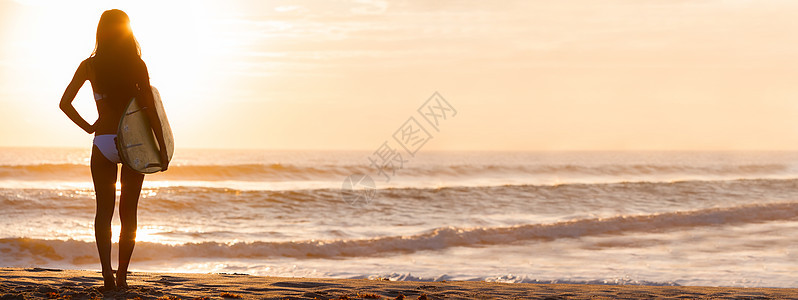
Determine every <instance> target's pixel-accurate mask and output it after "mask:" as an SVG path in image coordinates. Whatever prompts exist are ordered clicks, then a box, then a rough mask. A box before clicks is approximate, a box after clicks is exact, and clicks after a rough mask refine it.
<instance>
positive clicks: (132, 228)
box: [116, 165, 144, 287]
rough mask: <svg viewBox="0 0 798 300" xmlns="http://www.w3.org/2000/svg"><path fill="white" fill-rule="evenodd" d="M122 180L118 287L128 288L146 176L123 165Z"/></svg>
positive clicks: (117, 272)
mask: <svg viewBox="0 0 798 300" xmlns="http://www.w3.org/2000/svg"><path fill="white" fill-rule="evenodd" d="M121 179H122V194H121V195H120V197H119V220H120V221H122V229H121V232H120V234H119V268H118V269H117V271H116V285H117V286H119V287H127V267H128V265H129V264H130V256H131V255H133V247H134V246H135V245H136V210H137V208H138V205H139V194H140V193H141V184H142V183H143V182H144V174H141V173H139V172H136V171H133V170H132V169H130V168H128V167H126V166H124V165H122V178H121Z"/></svg>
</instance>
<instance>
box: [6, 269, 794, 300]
mask: <svg viewBox="0 0 798 300" xmlns="http://www.w3.org/2000/svg"><path fill="white" fill-rule="evenodd" d="M128 283H129V285H130V288H129V289H126V290H114V291H102V290H101V287H102V276H101V275H100V272H99V271H87V270H61V269H49V268H47V269H45V268H0V298H2V299H30V298H59V299H92V298H97V297H100V298H106V299H107V298H111V299H128V298H129V299H134V298H140V299H159V298H161V299H193V298H199V299H264V298H265V299H285V298H289V299H397V297H399V298H400V299H401V296H399V295H400V294H401V295H403V296H404V299H418V298H421V299H424V297H426V298H427V299H444V298H445V299H519V298H521V299H545V298H568V299H595V298H611V299H639V298H712V299H739V298H757V299H798V289H796V288H741V287H701V286H643V285H592V284H535V283H496V282H484V281H435V282H417V281H386V280H370V279H332V278H293V277H292V278H288V277H265V276H253V275H245V274H227V273H221V274H195V273H148V272H131V273H129V274H128Z"/></svg>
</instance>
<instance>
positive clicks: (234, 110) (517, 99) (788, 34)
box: [0, 0, 798, 150]
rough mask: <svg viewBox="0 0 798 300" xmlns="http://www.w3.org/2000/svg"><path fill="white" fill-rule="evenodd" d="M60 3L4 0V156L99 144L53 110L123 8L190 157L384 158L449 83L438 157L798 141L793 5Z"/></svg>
mask: <svg viewBox="0 0 798 300" xmlns="http://www.w3.org/2000/svg"><path fill="white" fill-rule="evenodd" d="M62 2H66V1H55V0H53V1H37V0H26V1H22V0H20V1H9V0H0V45H2V46H0V105H2V106H1V107H2V109H0V126H1V127H2V131H0V146H52V147H89V146H90V145H91V136H90V135H87V134H85V133H84V132H82V131H81V130H80V129H79V128H78V127H77V126H75V125H74V124H72V123H71V121H69V119H68V118H67V117H66V116H65V115H64V114H63V113H62V112H61V111H60V110H59V109H58V101H59V100H60V97H61V94H62V93H63V91H64V89H65V88H66V85H67V83H68V82H69V80H70V79H71V77H72V74H73V73H74V72H75V69H76V68H77V66H78V64H79V63H80V61H81V60H83V59H85V58H86V57H88V56H89V55H90V54H91V51H92V49H93V47H94V35H95V30H96V26H97V22H98V20H99V17H100V14H101V13H102V12H103V11H104V10H106V9H111V8H119V9H122V10H125V11H126V12H127V13H128V14H129V15H130V17H131V20H132V27H133V31H134V33H135V34H136V36H137V38H138V40H139V42H140V44H141V48H142V53H143V59H144V61H145V62H146V63H147V65H148V67H149V70H150V76H151V80H152V84H153V85H154V86H156V87H158V88H159V89H160V91H161V95H162V97H163V101H164V104H165V106H166V110H167V112H168V114H169V120H170V122H171V124H172V128H173V130H174V134H175V140H176V144H177V147H178V148H180V147H191V148H194V147H211V148H264V149H361V150H372V149H375V148H376V147H377V146H379V145H380V144H381V143H382V142H383V141H385V140H386V139H389V138H390V137H391V134H392V133H393V132H394V131H395V130H396V129H397V128H398V127H399V126H400V125H402V123H403V122H404V121H406V120H407V119H408V117H410V116H412V115H414V113H416V109H417V108H418V107H419V106H420V105H421V104H422V103H423V102H424V101H425V100H426V99H427V98H428V97H429V96H431V95H432V94H433V93H434V92H435V91H438V92H439V93H440V94H441V95H442V96H443V97H444V98H445V99H446V100H448V101H449V103H450V104H451V105H452V106H454V107H455V108H456V109H457V112H458V114H457V116H456V117H454V118H451V119H450V120H447V121H446V122H445V123H444V124H443V125H442V126H441V131H440V132H435V134H434V138H433V140H431V141H430V142H429V143H428V144H427V145H425V149H431V150H749V149H757V150H797V149H798V76H796V75H798V19H797V18H796V17H795V15H796V12H798V2H795V1H743V0H697V1H671V0H607V1H593V0H583V1H582V0H579V1H531V0H521V1H448V0H433V1H429V0H419V1H375V0H360V1H358V0H355V1H343V0H340V1H328V0H307V1H185V2H176V1H69V4H64V3H62ZM75 105H76V107H77V108H78V110H79V111H80V112H81V113H82V114H83V115H84V116H85V117H86V118H87V119H89V121H90V122H92V121H93V120H94V118H96V109H95V108H94V103H93V99H92V97H91V95H90V87H89V85H88V84H86V85H85V86H84V88H83V90H82V91H81V93H80V94H79V95H78V98H77V99H76V100H75Z"/></svg>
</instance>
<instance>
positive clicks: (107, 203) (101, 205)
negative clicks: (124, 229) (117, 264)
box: [91, 146, 116, 288]
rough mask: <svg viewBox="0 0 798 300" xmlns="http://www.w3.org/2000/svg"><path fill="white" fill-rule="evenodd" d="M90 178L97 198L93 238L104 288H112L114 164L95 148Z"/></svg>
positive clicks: (93, 148) (92, 151)
mask: <svg viewBox="0 0 798 300" xmlns="http://www.w3.org/2000/svg"><path fill="white" fill-rule="evenodd" d="M91 177H92V180H93V181H94V192H95V194H96V197H97V210H96V214H95V216H94V238H95V239H96V241H97V251H98V252H99V253H100V264H101V265H102V273H103V278H104V279H105V288H114V287H115V283H114V271H113V270H112V269H111V219H112V218H113V217H114V202H115V200H116V164H115V163H112V162H111V161H109V160H108V159H106V158H105V156H103V154H102V153H101V152H100V150H99V149H97V146H92V149H91Z"/></svg>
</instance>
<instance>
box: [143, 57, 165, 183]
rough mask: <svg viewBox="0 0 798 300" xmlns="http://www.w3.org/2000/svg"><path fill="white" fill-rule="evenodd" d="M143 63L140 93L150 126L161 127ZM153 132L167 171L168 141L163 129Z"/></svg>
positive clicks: (163, 169) (163, 168)
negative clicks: (165, 139) (165, 138)
mask: <svg viewBox="0 0 798 300" xmlns="http://www.w3.org/2000/svg"><path fill="white" fill-rule="evenodd" d="M141 64H142V66H144V72H143V75H144V76H143V77H142V78H140V79H139V89H140V91H139V93H140V95H141V98H142V99H141V100H142V104H143V106H145V107H147V109H145V111H146V113H147V118H148V119H150V126H151V127H152V128H161V119H160V118H159V117H158V112H157V111H156V110H155V100H154V99H153V96H152V86H150V75H149V72H148V71H147V66H146V65H145V64H144V62H142V63H141ZM153 132H155V140H157V141H158V149H161V163H162V164H163V165H162V166H161V168H162V171H166V169H167V168H169V156H168V154H167V153H166V142H165V141H164V137H163V130H153Z"/></svg>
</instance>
